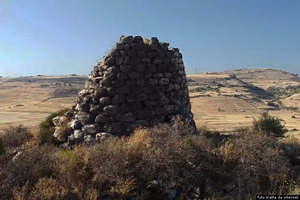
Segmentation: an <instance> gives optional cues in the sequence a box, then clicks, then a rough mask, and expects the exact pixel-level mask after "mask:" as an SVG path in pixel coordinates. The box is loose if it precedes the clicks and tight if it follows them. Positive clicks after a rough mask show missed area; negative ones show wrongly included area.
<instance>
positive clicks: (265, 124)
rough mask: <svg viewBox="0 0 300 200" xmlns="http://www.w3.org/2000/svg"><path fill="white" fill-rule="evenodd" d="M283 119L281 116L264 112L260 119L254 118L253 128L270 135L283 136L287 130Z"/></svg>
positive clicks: (255, 130)
mask: <svg viewBox="0 0 300 200" xmlns="http://www.w3.org/2000/svg"><path fill="white" fill-rule="evenodd" d="M281 121H282V120H280V119H279V118H277V117H274V116H271V115H269V113H267V112H264V113H262V114H261V116H260V118H259V119H258V120H256V119H254V120H253V130H254V132H256V133H264V134H266V135H268V136H270V135H274V136H275V137H283V135H284V133H286V132H287V130H286V128H285V126H284V125H283V124H282V123H281Z"/></svg>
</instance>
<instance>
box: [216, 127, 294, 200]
mask: <svg viewBox="0 0 300 200" xmlns="http://www.w3.org/2000/svg"><path fill="white" fill-rule="evenodd" d="M222 153H223V157H224V158H225V159H224V161H225V163H226V164H227V165H230V166H232V177H234V179H235V185H236V187H237V188H238V189H237V190H235V191H236V193H235V195H237V196H238V197H239V198H243V199H245V198H246V199H247V198H250V197H251V196H252V197H253V196H254V195H256V194H260V193H264V194H265V193H268V194H270V193H273V194H282V193H284V192H286V191H287V188H286V186H287V185H286V181H287V180H288V179H289V178H290V177H289V175H290V168H289V162H288V159H287V158H286V157H285V156H284V154H283V153H282V152H281V151H280V145H279V143H278V141H277V140H276V138H275V137H274V136H267V135H264V134H249V133H247V132H244V133H241V134H240V135H239V136H238V137H237V138H235V139H231V140H229V141H228V142H227V143H225V145H224V146H223V151H222Z"/></svg>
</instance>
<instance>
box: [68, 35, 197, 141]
mask: <svg viewBox="0 0 300 200" xmlns="http://www.w3.org/2000/svg"><path fill="white" fill-rule="evenodd" d="M73 110H74V113H75V119H74V120H73V121H72V123H71V127H72V129H73V130H74V134H73V135H72V138H74V137H75V134H76V135H80V137H84V138H85V140H90V139H92V138H95V135H96V134H97V133H101V132H105V133H110V134H112V135H114V136H123V135H129V134H131V133H132V131H133V130H134V129H135V128H137V127H140V126H142V127H149V126H153V125H156V124H158V123H165V122H167V121H168V120H169V118H170V117H171V116H173V115H180V116H181V117H182V118H183V119H185V120H189V121H192V122H193V114H192V112H191V105H190V99H189V94H188V87H187V80H186V76H185V67H184V63H183V60H182V54H181V53H180V52H179V49H178V48H169V43H164V42H159V40H158V39H157V38H156V37H152V38H151V39H150V40H148V39H143V38H142V37H141V36H135V37H133V36H126V37H125V36H122V37H121V38H120V41H119V42H118V43H116V45H115V47H114V48H112V49H111V51H110V52H109V53H108V55H106V56H104V57H103V59H102V60H101V61H100V62H99V63H98V64H97V65H96V66H94V69H93V70H92V71H91V74H90V75H89V76H88V80H87V82H86V84H85V88H84V89H83V90H81V91H80V92H79V94H78V98H77V100H76V101H75V105H74V106H73ZM75 138H76V137H75Z"/></svg>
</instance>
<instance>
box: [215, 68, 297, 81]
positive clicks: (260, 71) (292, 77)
mask: <svg viewBox="0 0 300 200" xmlns="http://www.w3.org/2000/svg"><path fill="white" fill-rule="evenodd" d="M217 73H218V74H235V75H236V76H237V77H238V78H240V79H257V80H258V79H268V80H278V79H280V80H289V81H299V80H300V79H299V76H298V74H293V73H290V72H287V71H283V70H278V69H264V68H251V69H250V68H249V69H248V68H244V69H235V70H227V71H223V72H217Z"/></svg>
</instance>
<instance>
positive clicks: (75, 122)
mask: <svg viewBox="0 0 300 200" xmlns="http://www.w3.org/2000/svg"><path fill="white" fill-rule="evenodd" d="M70 126H71V128H72V129H73V130H81V128H82V124H81V122H80V121H79V120H76V119H74V120H72V121H71V125H70Z"/></svg>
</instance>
